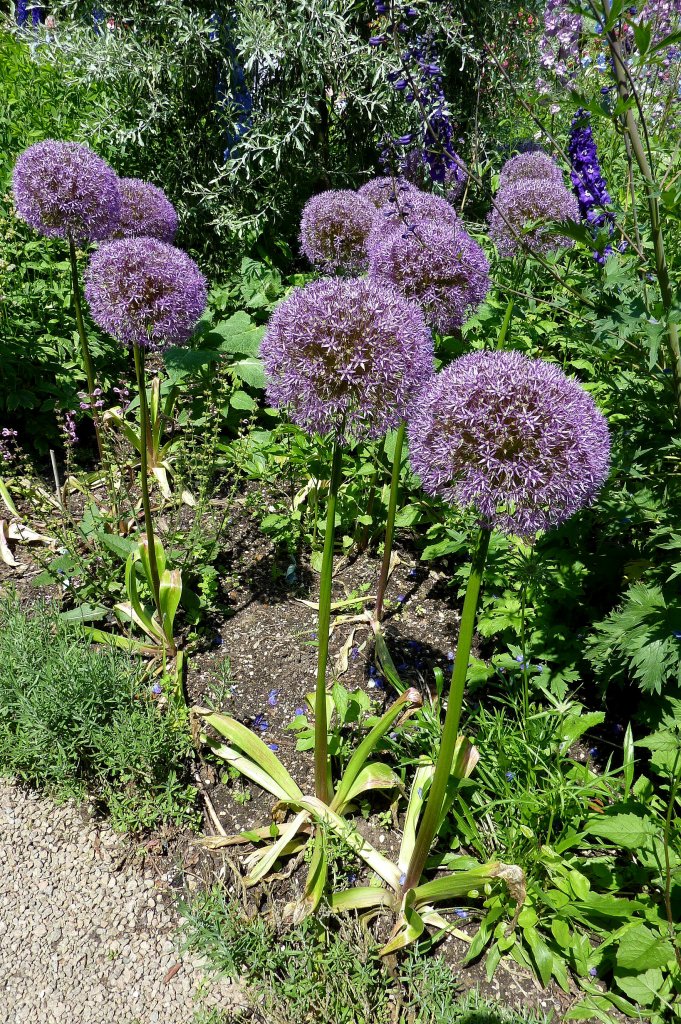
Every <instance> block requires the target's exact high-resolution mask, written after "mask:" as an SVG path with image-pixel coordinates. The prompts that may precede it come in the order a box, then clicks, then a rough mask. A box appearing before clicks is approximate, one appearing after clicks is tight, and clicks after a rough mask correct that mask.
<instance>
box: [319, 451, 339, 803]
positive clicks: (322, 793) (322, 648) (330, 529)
mask: <svg viewBox="0 0 681 1024" xmlns="http://www.w3.org/2000/svg"><path fill="white" fill-rule="evenodd" d="M342 462H343V449H342V447H341V444H340V441H338V440H336V441H334V445H333V458H332V461H331V481H330V483H329V503H328V505H327V509H326V532H325V534H324V554H323V556H322V573H321V579H320V581H319V618H318V621H317V638H318V641H319V647H318V654H317V686H316V689H315V701H314V736H315V740H314V785H315V794H316V796H317V797H318V799H319V800H323V801H324V803H326V804H328V803H329V800H330V796H331V794H330V790H329V744H328V735H327V733H328V722H327V717H326V662H327V659H328V656H329V626H330V625H331V588H332V586H333V547H334V540H335V536H336V499H337V497H338V487H339V485H340V479H341V465H342Z"/></svg>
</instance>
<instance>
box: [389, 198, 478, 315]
mask: <svg viewBox="0 0 681 1024" xmlns="http://www.w3.org/2000/svg"><path fill="white" fill-rule="evenodd" d="M433 198H435V197H433ZM444 205H445V206H449V204H448V203H445V204H444ZM449 209H451V207H449ZM452 212H453V211H452ZM405 236H406V237H405ZM369 274H370V276H371V277H372V278H373V279H374V280H375V281H377V282H380V283H386V284H392V285H394V286H395V287H396V288H397V289H398V290H399V291H401V292H402V294H403V295H405V296H406V297H407V298H409V299H414V300H415V301H416V302H418V303H419V305H420V306H421V308H422V310H423V312H424V315H425V318H426V322H427V323H428V324H429V325H430V326H431V327H433V328H434V329H435V330H437V331H439V332H440V333H442V334H447V333H449V332H451V331H453V330H454V329H455V328H457V327H460V326H461V325H462V324H463V322H464V320H465V319H466V317H467V315H469V314H470V313H471V312H472V311H473V310H475V309H476V308H477V307H478V306H479V305H480V303H481V302H483V300H484V299H485V296H486V295H487V292H488V291H489V288H490V280H489V263H488V261H487V257H486V256H485V254H484V252H483V251H482V249H481V248H480V246H479V245H478V243H477V242H475V241H474V240H473V239H472V238H471V237H470V235H469V234H467V233H466V231H464V229H463V228H462V227H460V226H456V225H455V224H451V223H446V222H443V221H441V222H439V223H435V222H428V221H424V222H418V223H417V224H416V225H415V226H414V228H413V230H411V231H406V232H399V231H394V230H393V231H385V230H383V231H381V232H378V231H377V232H375V233H373V234H372V235H371V238H370V241H369Z"/></svg>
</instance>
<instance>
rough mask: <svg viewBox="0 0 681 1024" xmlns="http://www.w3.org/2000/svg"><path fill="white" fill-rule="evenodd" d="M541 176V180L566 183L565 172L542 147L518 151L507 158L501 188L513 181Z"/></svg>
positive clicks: (500, 175)
mask: <svg viewBox="0 0 681 1024" xmlns="http://www.w3.org/2000/svg"><path fill="white" fill-rule="evenodd" d="M526 178H539V180H540V181H555V182H557V183H558V184H559V185H564V184H565V183H564V181H563V172H562V171H561V169H560V167H559V166H558V164H557V163H556V162H555V160H553V159H552V158H551V157H550V156H549V155H548V153H543V152H542V151H541V150H540V149H535V150H532V151H531V152H529V153H518V155H517V156H512V157H511V159H510V160H507V161H506V163H505V164H504V166H503V167H502V168H501V172H500V174H499V188H500V189H501V188H505V187H506V185H509V184H510V183H511V182H512V181H521V180H523V181H524V180H525V179H526Z"/></svg>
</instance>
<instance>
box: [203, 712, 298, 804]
mask: <svg viewBox="0 0 681 1024" xmlns="http://www.w3.org/2000/svg"><path fill="white" fill-rule="evenodd" d="M193 713H194V714H197V715H201V717H202V718H203V719H204V720H205V721H206V722H207V724H208V725H210V726H211V728H213V729H215V731H216V732H219V733H220V734H221V735H222V736H226V738H227V739H228V740H229V742H230V743H233V744H234V745H235V746H237V747H238V748H239V749H240V750H242V751H243V752H244V753H245V754H246V755H247V757H249V758H250V759H251V760H252V761H254V762H255V764H256V765H258V766H260V768H262V769H263V771H265V772H266V774H267V775H269V776H270V777H271V778H272V779H274V781H275V782H276V783H277V785H278V786H279V787H280V789H282V790H283V792H284V796H283V797H282V799H284V800H289V801H291V800H292V801H296V802H300V799H301V797H302V795H303V794H302V793H301V791H300V789H299V788H298V786H297V785H296V783H295V782H294V781H293V779H292V778H291V776H290V775H289V773H288V772H287V771H286V769H285V768H284V766H283V764H282V763H281V761H280V760H279V758H278V757H275V755H274V754H273V753H272V751H271V750H270V748H269V747H268V746H267V745H266V744H265V743H263V741H262V740H261V739H260V737H259V736H256V735H255V733H253V732H251V730H250V729H248V728H246V726H245V725H242V724H241V722H237V721H236V719H234V718H229V716H227V715H221V714H219V713H218V712H215V711H210V710H209V709H208V708H198V707H197V708H193ZM301 806H302V805H301Z"/></svg>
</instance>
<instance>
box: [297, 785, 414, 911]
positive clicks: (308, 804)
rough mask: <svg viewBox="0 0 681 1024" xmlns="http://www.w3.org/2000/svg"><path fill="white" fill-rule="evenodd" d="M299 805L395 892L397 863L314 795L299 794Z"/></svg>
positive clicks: (397, 872) (398, 877)
mask: <svg viewBox="0 0 681 1024" xmlns="http://www.w3.org/2000/svg"><path fill="white" fill-rule="evenodd" d="M298 804H299V805H300V807H304V808H305V809H306V810H309V811H310V813H311V814H312V816H313V817H314V818H315V819H316V820H317V821H323V822H325V824H326V825H327V826H328V827H329V828H330V829H331V831H332V832H333V833H334V834H335V835H337V836H338V838H339V839H341V840H342V841H343V842H344V843H345V844H346V845H347V846H349V847H350V849H351V850H352V851H353V852H354V853H356V854H357V856H358V857H361V859H362V860H363V861H364V862H365V863H366V864H368V865H369V867H370V868H372V869H373V870H374V871H375V872H376V874H377V875H378V876H379V877H380V878H382V879H383V881H384V882H387V884H388V885H389V886H390V887H391V888H392V889H394V890H395V891H396V892H397V891H398V890H399V888H400V873H399V871H398V868H397V865H396V864H393V863H392V861H389V860H388V858H387V857H384V856H383V854H382V853H379V852H378V850H376V849H375V848H374V847H373V846H372V845H371V843H369V842H368V841H367V840H366V839H365V838H364V836H363V835H362V834H361V833H360V832H359V831H358V830H357V829H356V828H355V826H354V825H352V823H351V822H349V821H347V820H346V819H345V818H341V817H340V816H339V815H338V814H336V813H335V811H333V810H332V809H331V808H330V807H328V806H327V805H326V804H325V803H323V802H322V801H321V800H318V799H317V797H314V796H301V798H300V799H299V800H298Z"/></svg>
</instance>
